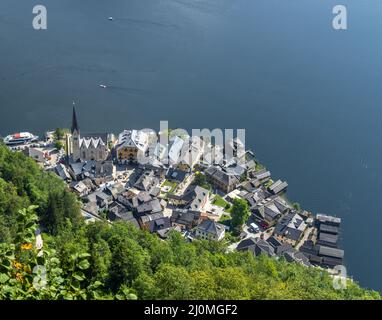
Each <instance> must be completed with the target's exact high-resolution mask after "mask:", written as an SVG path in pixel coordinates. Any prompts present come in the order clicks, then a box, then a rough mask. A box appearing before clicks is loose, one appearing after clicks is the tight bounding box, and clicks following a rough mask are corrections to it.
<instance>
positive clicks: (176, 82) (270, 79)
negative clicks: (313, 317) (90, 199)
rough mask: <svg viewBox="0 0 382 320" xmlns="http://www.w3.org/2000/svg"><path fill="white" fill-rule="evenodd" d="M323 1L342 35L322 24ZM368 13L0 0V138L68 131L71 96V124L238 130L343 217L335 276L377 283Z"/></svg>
mask: <svg viewBox="0 0 382 320" xmlns="http://www.w3.org/2000/svg"><path fill="white" fill-rule="evenodd" d="M34 2H36V3H34ZM339 2H340V3H339ZM40 3H43V4H45V5H46V7H47V9H48V30H45V31H35V30H34V29H33V28H32V19H33V16H32V8H33V5H35V4H40ZM336 4H346V5H347V7H348V14H349V17H348V24H349V29H348V30H347V31H335V30H333V29H332V27H331V21H332V17H333V15H332V8H333V7H334V5H336ZM381 13H382V2H381V1H380V0H364V1H355V0H354V1H351V0H341V1H339V0H337V1H333V0H326V1H318V0H277V1H276V0H107V1H98V0H97V1H96V0H81V1H77V0H60V1H57V0H44V1H37V0H36V1H33V0H18V1H14V0H2V1H1V3H0V110H1V116H0V134H2V135H6V134H8V133H10V132H14V131H19V130H26V131H31V132H34V133H42V132H44V131H45V130H48V129H52V128H55V127H68V126H69V125H70V118H71V106H72V101H73V100H75V101H76V105H77V109H78V111H77V112H78V117H79V123H80V126H81V128H82V130H83V131H106V130H108V131H111V132H115V133H118V132H119V131H120V130H122V129H125V128H143V127H150V128H154V129H157V128H158V127H159V121H160V120H168V121H169V125H170V127H182V128H186V129H191V128H205V127H206V128H211V129H213V128H245V129H246V138H247V139H246V143H247V147H248V146H249V147H251V148H252V149H253V150H254V152H255V153H256V156H257V157H258V158H259V159H260V160H261V161H262V162H263V163H264V164H265V165H266V166H267V167H268V168H269V169H270V170H271V172H272V175H273V176H274V177H275V178H282V179H286V180H287V181H288V183H289V190H288V196H289V198H290V199H292V200H293V201H297V202H299V203H301V205H302V206H303V207H304V208H306V209H309V210H312V211H313V212H315V213H316V212H322V213H327V214H332V215H337V216H340V217H342V218H343V228H342V245H343V248H344V249H345V260H346V265H347V267H348V272H349V273H350V274H351V275H353V276H354V278H355V279H356V280H357V281H359V282H360V283H361V284H362V285H363V286H366V287H371V288H374V289H377V290H381V291H382V277H381V275H380V270H382V257H381V251H380V250H379V249H378V247H376V244H378V243H381V242H382V232H380V229H381V225H382V212H381V208H382V206H381V204H380V203H379V202H378V199H379V198H381V194H380V191H381V190H382V174H381V169H382V146H381V143H380V137H381V134H382V126H381V123H380V121H381V116H382V110H381V108H382V90H381V83H382V75H381V67H382V60H381V57H382V46H381V35H382V31H381V30H382V23H381V22H380V21H381V20H380V15H381ZM109 16H113V17H114V18H115V20H114V21H109V20H108V19H107V18H108V17H109ZM100 83H103V84H106V85H108V86H109V87H108V88H107V89H102V88H100V87H99V84H100Z"/></svg>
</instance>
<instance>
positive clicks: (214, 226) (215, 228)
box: [197, 219, 225, 237]
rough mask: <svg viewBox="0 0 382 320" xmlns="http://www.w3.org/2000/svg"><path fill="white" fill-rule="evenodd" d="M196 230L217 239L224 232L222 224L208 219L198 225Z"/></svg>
mask: <svg viewBox="0 0 382 320" xmlns="http://www.w3.org/2000/svg"><path fill="white" fill-rule="evenodd" d="M197 228H198V229H199V230H201V231H203V232H205V233H209V234H213V235H216V236H217V237H220V235H221V234H222V233H223V232H224V230H225V229H224V226H223V225H222V224H220V223H217V222H215V221H214V220H209V219H206V220H203V222H202V223H201V224H199V225H198V226H197Z"/></svg>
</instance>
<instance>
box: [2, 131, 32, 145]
mask: <svg viewBox="0 0 382 320" xmlns="http://www.w3.org/2000/svg"><path fill="white" fill-rule="evenodd" d="M3 140H4V143H5V144H6V145H7V146H12V145H20V144H28V143H31V142H34V141H37V140H38V136H35V135H33V134H31V133H30V132H19V133H14V134H11V135H9V136H6V137H5V138H4V139H3Z"/></svg>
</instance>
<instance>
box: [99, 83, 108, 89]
mask: <svg viewBox="0 0 382 320" xmlns="http://www.w3.org/2000/svg"><path fill="white" fill-rule="evenodd" d="M99 86H100V87H101V88H104V89H105V88H107V87H106V86H105V85H104V84H100V85H99Z"/></svg>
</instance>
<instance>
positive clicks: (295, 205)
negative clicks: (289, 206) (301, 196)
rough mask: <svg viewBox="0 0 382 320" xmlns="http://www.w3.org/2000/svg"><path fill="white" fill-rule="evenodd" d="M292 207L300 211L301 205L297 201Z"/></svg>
mask: <svg viewBox="0 0 382 320" xmlns="http://www.w3.org/2000/svg"><path fill="white" fill-rule="evenodd" d="M293 208H294V209H296V210H297V211H301V205H300V204H299V203H298V202H294V203H293Z"/></svg>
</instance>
